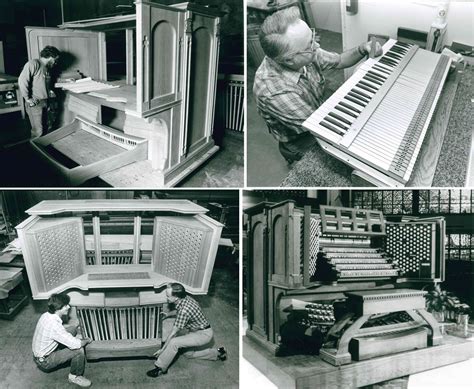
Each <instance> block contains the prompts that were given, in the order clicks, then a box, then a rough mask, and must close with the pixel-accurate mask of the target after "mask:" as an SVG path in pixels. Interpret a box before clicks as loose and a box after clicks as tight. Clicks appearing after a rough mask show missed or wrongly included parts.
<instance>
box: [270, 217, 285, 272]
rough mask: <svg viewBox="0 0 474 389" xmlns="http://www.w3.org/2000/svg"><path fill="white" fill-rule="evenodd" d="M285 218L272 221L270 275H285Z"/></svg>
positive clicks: (276, 218)
mask: <svg viewBox="0 0 474 389" xmlns="http://www.w3.org/2000/svg"><path fill="white" fill-rule="evenodd" d="M286 225H287V224H286V218H284V217H283V216H281V215H278V216H276V217H275V218H274V219H273V228H272V237H273V239H272V244H273V247H272V253H273V257H272V258H271V260H272V274H278V275H282V276H284V275H285V274H286V256H287V252H286V239H287V232H286Z"/></svg>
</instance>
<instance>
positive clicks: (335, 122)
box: [324, 115, 349, 131]
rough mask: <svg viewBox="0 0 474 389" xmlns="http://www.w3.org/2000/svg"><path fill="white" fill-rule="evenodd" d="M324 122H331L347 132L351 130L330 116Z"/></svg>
mask: <svg viewBox="0 0 474 389" xmlns="http://www.w3.org/2000/svg"><path fill="white" fill-rule="evenodd" d="M324 120H326V121H327V122H329V123H332V124H334V125H335V126H338V127H340V128H342V129H343V130H344V131H347V130H348V129H349V127H346V126H345V125H343V124H342V123H340V122H338V121H337V120H334V119H333V118H331V117H329V115H328V116H326V117H325V118H324Z"/></svg>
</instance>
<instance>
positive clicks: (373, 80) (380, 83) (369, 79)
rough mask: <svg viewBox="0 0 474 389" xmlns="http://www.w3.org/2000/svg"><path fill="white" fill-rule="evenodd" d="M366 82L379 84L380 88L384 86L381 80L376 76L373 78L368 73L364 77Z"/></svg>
mask: <svg viewBox="0 0 474 389" xmlns="http://www.w3.org/2000/svg"><path fill="white" fill-rule="evenodd" d="M364 80H367V81H370V82H372V83H373V84H377V85H380V86H381V85H383V80H381V79H380V78H376V77H375V76H372V75H371V74H368V73H367V74H366V75H365V76H364Z"/></svg>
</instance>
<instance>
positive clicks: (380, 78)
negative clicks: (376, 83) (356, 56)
mask: <svg viewBox="0 0 474 389" xmlns="http://www.w3.org/2000/svg"><path fill="white" fill-rule="evenodd" d="M367 74H370V75H371V76H372V77H373V78H375V79H378V80H380V81H382V82H384V81H385V80H386V79H387V77H384V76H382V75H380V74H377V73H375V72H373V71H372V70H369V71H368V72H367Z"/></svg>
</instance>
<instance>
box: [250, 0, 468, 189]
mask: <svg viewBox="0 0 474 389" xmlns="http://www.w3.org/2000/svg"><path fill="white" fill-rule="evenodd" d="M473 26H474V3H473V2H472V1H454V0H453V1H449V0H444V1H434V0H433V1H432V0H402V1H394V0H392V1H391V0H347V1H346V0H344V1H342V0H341V1H338V0H333V1H331V0H327V1H319V0H300V1H278V0H277V1H266V0H248V1H247V107H248V121H247V134H248V142H247V159H248V161H247V184H248V186H249V187H280V186H283V187H374V186H377V187H406V186H408V187H415V188H416V187H463V186H472V185H473V182H474V181H473V180H474V173H473V170H472V165H473V160H474V151H473V149H474V147H473V143H472V128H473V123H474V117H473V109H472V102H473V98H474V96H473V89H474V88H473V78H474V72H473V68H472V64H473V61H474V60H473V50H472V48H473V45H474V27H473ZM262 166H265V169H266V174H265V175H262V174H261V170H260V168H261V167H262Z"/></svg>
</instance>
